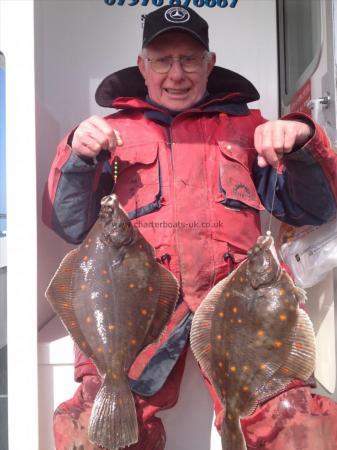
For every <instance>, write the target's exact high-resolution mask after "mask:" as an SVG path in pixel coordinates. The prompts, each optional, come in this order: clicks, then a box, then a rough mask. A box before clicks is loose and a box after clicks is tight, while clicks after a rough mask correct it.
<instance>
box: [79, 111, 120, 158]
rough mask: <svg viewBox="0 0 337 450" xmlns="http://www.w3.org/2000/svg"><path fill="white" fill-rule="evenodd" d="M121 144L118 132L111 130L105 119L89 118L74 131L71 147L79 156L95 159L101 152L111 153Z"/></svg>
mask: <svg viewBox="0 0 337 450" xmlns="http://www.w3.org/2000/svg"><path fill="white" fill-rule="evenodd" d="M122 143H123V142H122V139H121V137H120V135H119V133H118V131H117V130H115V129H113V128H112V127H111V126H110V125H109V124H108V122H107V121H106V120H105V119H103V118H102V117H99V116H91V117H89V119H86V120H84V121H83V122H81V123H80V125H79V126H78V128H77V129H76V131H75V133H74V136H73V141H72V144H71V147H72V149H73V152H74V153H76V154H77V155H79V156H86V157H88V158H96V157H97V156H98V154H99V153H100V151H101V150H109V151H113V150H114V149H115V148H116V146H117V145H122Z"/></svg>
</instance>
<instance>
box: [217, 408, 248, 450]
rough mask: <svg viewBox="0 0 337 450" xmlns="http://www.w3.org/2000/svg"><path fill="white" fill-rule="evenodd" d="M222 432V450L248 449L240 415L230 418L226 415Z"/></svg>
mask: <svg viewBox="0 0 337 450" xmlns="http://www.w3.org/2000/svg"><path fill="white" fill-rule="evenodd" d="M220 434H221V444H222V450H247V446H246V441H245V438H244V436H243V433H242V430H241V425H240V419H239V417H236V418H235V419H233V418H232V419H231V420H229V419H228V417H227V416H225V418H224V420H223V422H222V427H221V432H220Z"/></svg>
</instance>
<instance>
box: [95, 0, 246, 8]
mask: <svg viewBox="0 0 337 450" xmlns="http://www.w3.org/2000/svg"><path fill="white" fill-rule="evenodd" d="M104 3H105V4H106V5H109V6H113V5H117V6H124V5H126V6H136V5H140V6H148V5H153V6H163V5H164V3H165V4H166V3H167V4H168V5H170V6H185V7H186V6H196V7H198V8H201V7H203V6H207V7H208V8H214V7H215V6H218V7H219V8H226V7H227V6H229V7H230V8H235V7H236V4H237V3H238V0H229V1H228V0H169V1H168V2H165V1H164V0H127V1H125V0H104Z"/></svg>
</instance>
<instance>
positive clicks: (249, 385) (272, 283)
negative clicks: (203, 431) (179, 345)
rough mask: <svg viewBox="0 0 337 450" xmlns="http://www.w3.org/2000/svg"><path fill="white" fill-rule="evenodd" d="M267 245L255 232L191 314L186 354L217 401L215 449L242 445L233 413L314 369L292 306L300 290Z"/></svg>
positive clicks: (239, 449) (242, 412) (308, 329)
mask: <svg viewBox="0 0 337 450" xmlns="http://www.w3.org/2000/svg"><path fill="white" fill-rule="evenodd" d="M272 247H273V239H272V237H271V236H260V237H259V238H258V239H257V242H256V244H255V245H254V246H253V247H252V248H251V249H250V250H249V252H248V258H247V260H245V261H244V262H243V263H242V264H241V265H240V266H239V267H238V268H237V269H236V270H234V271H233V272H232V273H231V274H230V275H229V276H228V277H227V278H226V279H224V280H222V281H220V282H219V283H218V284H217V285H216V286H215V287H214V288H213V289H212V290H211V291H210V293H209V294H208V296H207V297H206V298H205V300H204V301H203V302H202V304H201V305H200V307H199V308H198V310H197V312H196V313H195V316H194V318H193V323H192V329H191V346H192V350H193V353H194V355H195V357H196V359H197V360H198V362H199V364H200V365H201V367H202V368H203V370H204V371H205V372H206V374H207V376H208V377H209V379H210V381H211V382H212V384H213V386H214V388H215V389H216V392H217V395H218V397H219V399H220V400H221V402H222V404H223V405H224V410H225V414H224V421H223V425H222V429H221V439H222V448H223V450H246V448H247V447H246V443H245V439H244V436H243V434H242V431H241V427H240V417H244V416H247V415H249V414H251V413H252V412H253V411H254V410H255V408H256V406H257V404H258V403H259V402H262V401H264V400H266V399H267V398H269V397H271V396H273V395H275V394H277V393H278V392H281V391H282V390H283V389H284V388H285V387H286V385H287V384H289V383H290V382H291V381H292V380H293V379H294V378H299V379H302V380H307V379H308V378H309V376H310V375H311V374H312V372H313V370H314V365H315V338H314V331H313V327H312V323H311V321H310V319H309V317H308V316H307V314H306V313H305V312H304V311H303V309H301V308H300V304H301V303H303V302H304V301H305V292H304V291H303V290H302V289H299V288H297V287H296V286H295V285H294V283H293V281H292V280H291V278H290V277H289V275H288V274H287V273H286V272H285V271H284V270H283V269H281V267H280V265H279V263H278V261H277V260H276V259H275V257H274V256H273V249H272Z"/></svg>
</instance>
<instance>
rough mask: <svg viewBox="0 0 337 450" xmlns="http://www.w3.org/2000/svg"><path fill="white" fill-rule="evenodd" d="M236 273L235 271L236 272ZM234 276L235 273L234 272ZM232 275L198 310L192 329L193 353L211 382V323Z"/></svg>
mask: <svg viewBox="0 0 337 450" xmlns="http://www.w3.org/2000/svg"><path fill="white" fill-rule="evenodd" d="M234 272H235V271H234ZM232 274H233V272H232ZM232 274H231V275H230V276H229V277H227V278H225V279H224V280H221V281H220V282H219V283H217V284H216V285H215V286H214V287H213V288H212V289H211V291H210V292H209V293H208V295H207V296H206V298H205V299H204V300H203V301H202V303H201V305H200V306H199V308H198V309H197V310H196V312H195V314H194V317H193V321H192V327H191V333H190V341H191V348H192V352H193V354H194V356H195V358H196V360H197V361H198V363H199V364H200V366H201V368H202V369H203V371H204V372H205V373H206V375H207V377H208V378H209V379H210V380H211V379H212V377H211V372H212V370H211V345H212V343H211V323H212V320H213V313H214V309H215V305H216V303H217V302H218V299H219V297H220V296H221V295H222V293H223V289H224V285H225V284H226V283H227V282H228V279H229V278H230V277H231V276H232Z"/></svg>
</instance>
